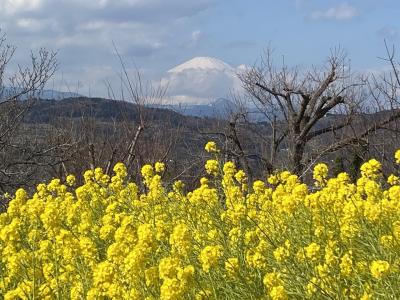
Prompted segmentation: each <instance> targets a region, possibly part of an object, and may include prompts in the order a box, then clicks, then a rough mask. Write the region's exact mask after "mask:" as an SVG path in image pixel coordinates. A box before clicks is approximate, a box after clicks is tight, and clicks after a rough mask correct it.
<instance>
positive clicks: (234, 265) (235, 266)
mask: <svg viewBox="0 0 400 300" xmlns="http://www.w3.org/2000/svg"><path fill="white" fill-rule="evenodd" d="M225 270H226V272H227V273H228V276H229V277H236V276H237V273H238V272H239V260H238V259H237V258H236V257H231V258H228V259H227V261H226V262H225Z"/></svg>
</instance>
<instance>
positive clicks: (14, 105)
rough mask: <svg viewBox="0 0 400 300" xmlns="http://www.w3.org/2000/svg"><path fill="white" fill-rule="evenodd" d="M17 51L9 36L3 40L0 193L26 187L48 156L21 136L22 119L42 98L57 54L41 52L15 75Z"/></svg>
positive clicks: (0, 61)
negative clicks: (34, 169)
mask: <svg viewBox="0 0 400 300" xmlns="http://www.w3.org/2000/svg"><path fill="white" fill-rule="evenodd" d="M15 51H16V48H15V47H14V46H12V45H9V44H7V40H6V36H5V34H3V35H2V36H1V37H0V189H1V190H2V191H7V190H9V189H10V187H12V188H14V187H16V186H23V185H25V184H26V183H27V181H28V179H29V178H30V177H31V176H32V175H33V174H34V173H35V172H34V171H33V168H32V167H30V168H29V167H27V166H33V165H36V166H37V165H40V164H41V162H40V159H41V158H43V156H46V155H47V154H46V153H48V151H47V152H46V153H44V152H42V150H43V149H34V148H32V147H30V146H31V145H33V144H35V142H34V140H35V138H34V137H33V136H32V137H31V138H32V140H31V143H29V142H28V143H27V141H26V137H23V136H20V135H19V133H20V132H19V130H20V127H21V124H22V119H23V117H24V115H25V114H26V113H27V111H28V110H29V109H30V108H31V107H32V105H33V103H34V100H35V99H36V98H37V97H39V96H40V91H41V90H42V89H43V87H44V85H45V84H46V82H47V81H48V80H49V79H50V78H51V77H52V76H53V74H54V72H55V70H56V68H57V61H56V53H55V52H50V51H48V50H46V49H40V50H39V51H38V53H33V52H32V53H31V57H30V58H31V62H30V66H26V67H24V66H21V65H18V66H17V69H16V71H14V72H12V71H11V70H9V68H8V67H9V66H10V62H11V60H12V58H13V55H14V53H15Z"/></svg>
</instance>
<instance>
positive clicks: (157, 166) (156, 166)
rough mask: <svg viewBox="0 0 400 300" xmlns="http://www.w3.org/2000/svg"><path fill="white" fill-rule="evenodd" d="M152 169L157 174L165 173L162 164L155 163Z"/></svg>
mask: <svg viewBox="0 0 400 300" xmlns="http://www.w3.org/2000/svg"><path fill="white" fill-rule="evenodd" d="M154 169H155V170H156V172H157V173H162V172H164V171H165V164H164V163H162V162H156V163H155V165H154Z"/></svg>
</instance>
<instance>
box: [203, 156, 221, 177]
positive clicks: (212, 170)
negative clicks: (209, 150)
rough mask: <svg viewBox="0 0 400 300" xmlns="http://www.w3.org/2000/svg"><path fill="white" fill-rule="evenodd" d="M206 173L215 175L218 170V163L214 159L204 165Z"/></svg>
mask: <svg viewBox="0 0 400 300" xmlns="http://www.w3.org/2000/svg"><path fill="white" fill-rule="evenodd" d="M205 169H206V172H207V173H208V174H210V175H217V174H218V170H219V163H218V161H216V160H215V159H209V160H207V162H206V165H205Z"/></svg>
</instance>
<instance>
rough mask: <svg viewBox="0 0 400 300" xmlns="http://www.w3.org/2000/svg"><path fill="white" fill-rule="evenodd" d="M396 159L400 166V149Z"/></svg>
mask: <svg viewBox="0 0 400 300" xmlns="http://www.w3.org/2000/svg"><path fill="white" fill-rule="evenodd" d="M394 158H395V159H396V163H398V164H400V149H399V150H397V151H396V153H395V154H394Z"/></svg>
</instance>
